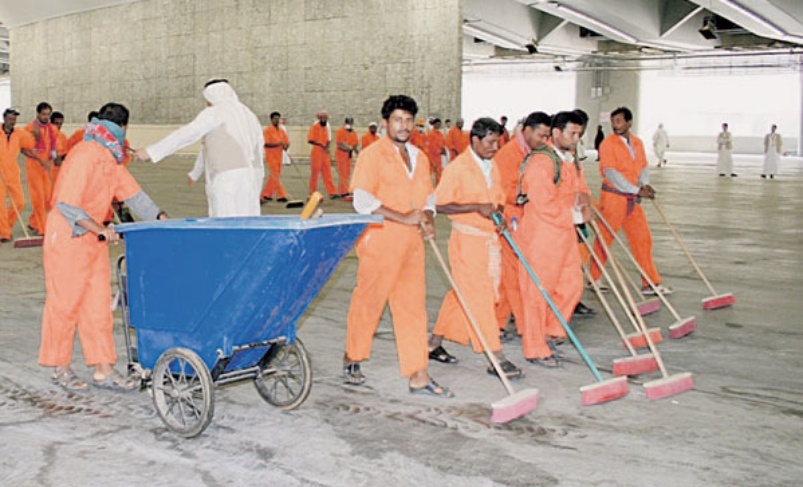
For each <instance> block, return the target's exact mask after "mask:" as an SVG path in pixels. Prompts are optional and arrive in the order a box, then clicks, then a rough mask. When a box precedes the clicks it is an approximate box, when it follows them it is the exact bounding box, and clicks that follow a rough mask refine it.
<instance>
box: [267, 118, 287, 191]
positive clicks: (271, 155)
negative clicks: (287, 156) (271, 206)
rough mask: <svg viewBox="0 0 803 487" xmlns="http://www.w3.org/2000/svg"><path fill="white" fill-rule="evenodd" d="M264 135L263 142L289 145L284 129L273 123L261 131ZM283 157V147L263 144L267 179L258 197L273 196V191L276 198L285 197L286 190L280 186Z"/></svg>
mask: <svg viewBox="0 0 803 487" xmlns="http://www.w3.org/2000/svg"><path fill="white" fill-rule="evenodd" d="M263 136H264V137H265V144H279V143H281V144H284V145H290V139H288V138H287V134H286V133H285V132H284V130H282V129H280V128H279V127H274V126H273V125H268V126H267V127H266V128H265V131H264V132H263ZM283 157H284V147H283V146H275V147H268V146H267V145H266V146H265V165H266V166H268V181H267V182H266V183H265V188H263V189H262V194H261V195H260V198H273V195H274V193H275V194H276V198H286V197H287V192H286V191H285V190H284V186H282V181H281V177H282V158H283Z"/></svg>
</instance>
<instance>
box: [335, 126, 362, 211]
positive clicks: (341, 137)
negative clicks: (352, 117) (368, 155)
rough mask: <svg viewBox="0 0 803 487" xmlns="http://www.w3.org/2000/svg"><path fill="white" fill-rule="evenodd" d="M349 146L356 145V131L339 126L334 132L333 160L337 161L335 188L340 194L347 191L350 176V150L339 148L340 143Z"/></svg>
mask: <svg viewBox="0 0 803 487" xmlns="http://www.w3.org/2000/svg"><path fill="white" fill-rule="evenodd" d="M341 142H342V143H344V144H346V145H347V146H349V147H357V132H355V131H353V130H352V131H351V132H349V131H348V130H346V127H340V128H339V129H338V130H337V132H335V145H336V147H335V161H336V162H337V190H338V193H339V194H341V195H345V194H347V193H348V192H349V178H350V177H351V151H348V150H343V149H341V148H340V143H341Z"/></svg>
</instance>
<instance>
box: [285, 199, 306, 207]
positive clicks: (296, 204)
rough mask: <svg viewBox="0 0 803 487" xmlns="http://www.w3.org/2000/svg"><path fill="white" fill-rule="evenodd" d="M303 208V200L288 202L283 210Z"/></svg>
mask: <svg viewBox="0 0 803 487" xmlns="http://www.w3.org/2000/svg"><path fill="white" fill-rule="evenodd" d="M302 206H304V200H290V201H288V202H287V204H285V205H284V207H285V208H301V207H302Z"/></svg>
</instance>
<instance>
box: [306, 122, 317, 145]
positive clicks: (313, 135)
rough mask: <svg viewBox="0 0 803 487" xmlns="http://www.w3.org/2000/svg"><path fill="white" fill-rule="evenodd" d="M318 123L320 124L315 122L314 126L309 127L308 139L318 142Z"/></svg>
mask: <svg viewBox="0 0 803 487" xmlns="http://www.w3.org/2000/svg"><path fill="white" fill-rule="evenodd" d="M317 125H318V124H314V125H313V126H312V127H310V128H309V132H307V141H308V142H318V139H316V133H315V132H316V130H315V127H316V126H317Z"/></svg>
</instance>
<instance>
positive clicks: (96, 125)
mask: <svg viewBox="0 0 803 487" xmlns="http://www.w3.org/2000/svg"><path fill="white" fill-rule="evenodd" d="M84 140H87V141H95V142H97V143H98V144H100V145H102V146H103V147H105V148H106V149H108V150H109V152H111V153H112V156H113V157H114V160H115V161H117V164H121V163H122V162H123V160H125V148H124V147H123V143H124V141H125V130H123V128H122V127H120V126H119V125H117V124H116V123H114V122H112V121H110V120H99V119H97V118H93V119H92V121H91V122H89V123H88V124H86V126H85V127H84Z"/></svg>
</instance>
